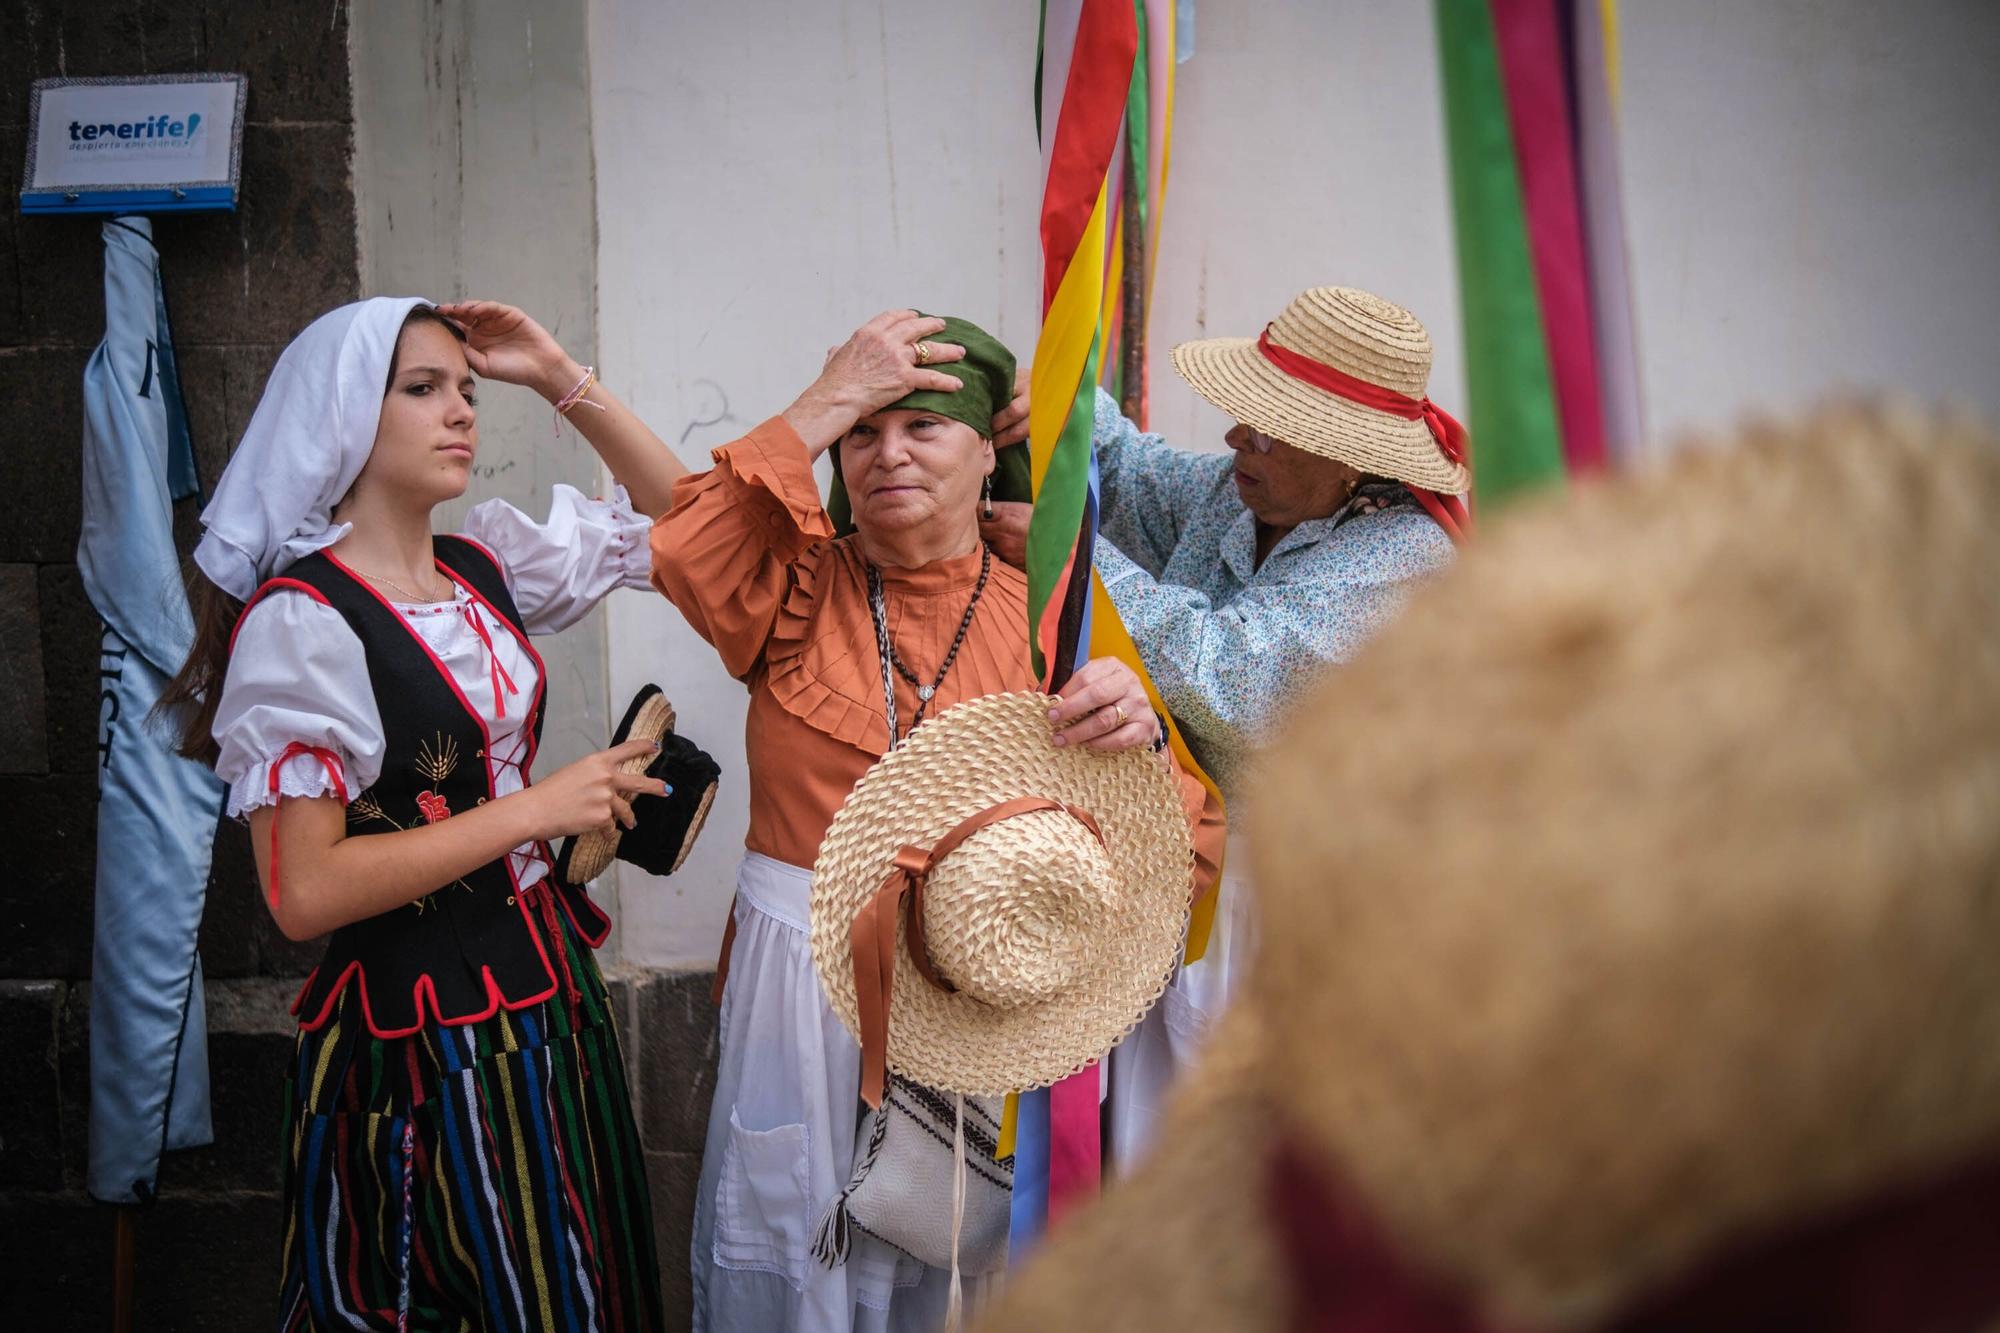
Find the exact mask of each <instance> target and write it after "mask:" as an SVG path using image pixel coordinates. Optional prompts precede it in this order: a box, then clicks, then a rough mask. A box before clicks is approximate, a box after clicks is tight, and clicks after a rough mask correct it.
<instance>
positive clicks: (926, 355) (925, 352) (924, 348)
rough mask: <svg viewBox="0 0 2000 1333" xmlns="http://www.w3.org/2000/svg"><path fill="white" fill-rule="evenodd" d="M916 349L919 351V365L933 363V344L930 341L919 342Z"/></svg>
mask: <svg viewBox="0 0 2000 1333" xmlns="http://www.w3.org/2000/svg"><path fill="white" fill-rule="evenodd" d="M915 351H916V353H917V364H918V365H920V366H928V365H929V364H930V363H931V345H930V344H929V343H927V342H920V343H918V344H917V345H916V348H915Z"/></svg>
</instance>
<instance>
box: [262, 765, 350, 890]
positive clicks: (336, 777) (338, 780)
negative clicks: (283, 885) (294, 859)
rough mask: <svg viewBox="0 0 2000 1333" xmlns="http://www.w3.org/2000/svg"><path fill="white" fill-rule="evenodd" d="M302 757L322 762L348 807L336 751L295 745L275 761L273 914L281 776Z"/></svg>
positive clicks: (272, 874) (272, 850)
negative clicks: (285, 769)
mask: <svg viewBox="0 0 2000 1333" xmlns="http://www.w3.org/2000/svg"><path fill="white" fill-rule="evenodd" d="M302 754H309V755H311V756H312V757H313V758H315V759H317V760H319V762H320V766H321V767H322V768H324V769H325V770H326V775H327V777H329V778H330V779H332V780H333V790H334V794H335V795H336V796H338V797H340V803H341V804H342V805H346V804H347V780H346V779H345V778H344V777H342V776H341V772H340V761H339V760H338V759H336V758H334V755H333V751H331V750H323V749H321V748H320V747H319V746H317V745H307V744H306V743H305V742H304V741H293V742H292V743H291V744H290V745H287V746H286V747H285V748H284V750H283V751H282V752H281V753H280V754H279V755H278V757H277V758H276V759H273V760H272V761H271V779H270V793H271V884H270V888H269V891H268V894H267V896H268V897H269V898H270V901H271V910H272V911H273V912H276V911H277V910H278V814H279V812H280V811H281V810H283V809H284V800H283V796H282V793H281V792H280V791H279V790H278V787H279V783H278V775H279V773H280V771H281V770H282V769H283V768H284V767H285V765H286V764H288V763H290V762H291V761H292V760H293V759H295V758H297V757H298V756H299V755H302Z"/></svg>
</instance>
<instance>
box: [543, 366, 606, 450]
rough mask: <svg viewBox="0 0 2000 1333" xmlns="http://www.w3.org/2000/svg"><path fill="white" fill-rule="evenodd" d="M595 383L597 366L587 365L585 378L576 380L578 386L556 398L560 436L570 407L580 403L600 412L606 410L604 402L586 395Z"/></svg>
mask: <svg viewBox="0 0 2000 1333" xmlns="http://www.w3.org/2000/svg"><path fill="white" fill-rule="evenodd" d="M595 383H597V367H596V366H585V367H584V368H583V378H582V379H580V380H578V381H577V382H576V387H575V388H573V389H571V390H570V391H569V392H568V393H566V394H564V395H563V396H562V397H560V398H558V399H556V402H555V426H556V435H557V436H558V437H560V436H561V435H562V419H563V418H564V417H566V416H568V415H569V414H570V409H571V408H574V407H575V406H576V405H577V404H578V403H581V404H583V405H584V406H585V407H588V408H591V409H593V410H595V411H598V412H602V411H604V410H605V407H604V404H603V403H593V402H591V401H590V399H589V398H587V397H585V395H586V394H588V393H589V392H590V386H591V385H593V384H595Z"/></svg>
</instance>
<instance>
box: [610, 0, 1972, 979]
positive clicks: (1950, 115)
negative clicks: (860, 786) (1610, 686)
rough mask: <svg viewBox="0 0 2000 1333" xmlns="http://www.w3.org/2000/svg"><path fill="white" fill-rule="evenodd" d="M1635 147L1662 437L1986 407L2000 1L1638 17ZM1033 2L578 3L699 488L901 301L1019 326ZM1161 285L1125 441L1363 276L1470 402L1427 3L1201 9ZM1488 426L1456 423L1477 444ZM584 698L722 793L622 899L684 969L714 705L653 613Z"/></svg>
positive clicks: (1168, 422) (635, 280)
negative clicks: (637, 727) (732, 448)
mask: <svg viewBox="0 0 2000 1333" xmlns="http://www.w3.org/2000/svg"><path fill="white" fill-rule="evenodd" d="M1621 9H1622V11H1623V14H1624V31H1623V37H1624V59H1625V109H1624V117H1623V121H1622V140H1623V147H1624V152H1625V164H1624V165H1625V178H1626V189H1627V207H1628V213H1629V216H1630V218H1631V220H1632V221H1631V238H1630V239H1631V247H1632V268H1633V273H1634V287H1635V302H1636V306H1637V319H1638V336H1639V345H1640V349H1641V357H1642V367H1641V371H1642V382H1643V384H1644V388H1645V392H1646V396H1647V409H1648V412H1649V420H1650V424H1651V426H1652V427H1653V428H1654V430H1655V433H1656V434H1659V433H1662V432H1663V431H1671V430H1677V429H1680V428H1683V427H1686V426H1690V425H1695V424H1701V423H1721V422H1726V421H1728V420H1729V419H1731V418H1732V417H1734V416H1735V415H1737V414H1738V413H1739V412H1740V411H1742V410H1744V409H1746V408H1749V407H1752V406H1756V405H1773V406H1783V405H1788V404H1796V403H1798V402H1801V401H1803V400H1804V399H1806V398H1807V397H1809V396H1811V395H1812V394H1814V393H1817V392H1819V391H1820V390H1822V389H1823V388H1825V387H1827V386H1830V385H1834V384H1840V383H1857V384H1870V383H1877V384H1879V383H1889V384H1903V385H1906V386H1910V387H1912V388H1915V389H1917V390H1920V391H1923V392H1926V393H1930V394H1936V393H1958V394H1961V395H1964V396H1966V397H1969V398H1971V399H1972V400H1974V401H1976V402H1979V403H1981V404H1983V405H1984V406H1985V408H1986V409H1987V410H1988V412H1989V413H1991V414H1993V415H1995V416H2000V375H1995V374H1994V364H1995V357H1994V355H1993V353H1992V351H1991V342H1990V338H1988V337H1986V336H1984V335H1985V333H1986V327H1985V326H1986V323H1987V318H1988V314H1989V312H1990V311H1991V310H1993V309H1994V308H1996V306H1997V305H2000V239H1996V238H1997V237H2000V228H1996V225H1995V219H1996V218H2000V166H1996V161H1997V160H2000V155H1996V154H1995V152H1994V151H1993V147H1992V145H1993V142H1994V140H1995V138H1996V136H2000V100H1996V99H1997V98H2000V94H1996V92H1995V91H1994V86H1995V85H1994V81H1993V80H1992V78H1991V77H1990V72H1991V71H1992V70H1993V69H1994V68H2000V6H1996V5H1992V4H1990V3H1968V2H1965V0H1959V2H1958V3H1953V2H1952V0H1905V3H1902V4H1899V5H1894V6H1884V5H1879V4H1877V3H1874V2H1873V0H1765V2H1764V3H1759V4H1740V3H1735V2H1734V0H1674V3H1671V4H1668V3H1663V2H1660V0H1631V2H1629V3H1627V4H1625V5H1623V6H1621ZM1034 41H1035V6H1034V5H1033V4H1032V3H1030V2H1029V0H1017V3H1014V4H1008V5H1000V4H984V5H956V6H944V5H935V4H921V3H917V2H916V0H825V2H824V3H820V4H813V5H793V4H785V3H781V2H780V0H741V2H740V3H736V4H732V5H726V6H696V5H690V4H675V5H663V4H659V3H654V2H651V0H593V3H592V5H591V8H590V71H591V74H590V79H591V104H592V116H593V138H594V142H595V145H596V161H597V173H596V179H597V218H598V229H597V230H598V253H597V266H598V272H599V274H600V280H599V324H598V333H599V344H600V346H601V348H602V354H601V355H602V363H603V369H604V373H605V376H606V378H607V379H608V380H609V381H610V382H611V383H612V384H613V385H614V386H615V387H616V388H617V389H618V390H619V391H620V392H622V393H625V394H626V395H627V396H628V397H629V399H630V400H631V401H632V402H634V404H635V405H636V406H637V407H638V409H639V411H640V412H641V413H642V414H644V415H645V416H646V417H647V419H648V420H650V421H651V422H653V424H654V425H655V427H656V428H658V429H659V430H660V432H661V434H662V435H664V436H665V437H666V438H667V439H668V441H669V442H670V443H672V442H679V443H680V444H681V446H682V448H683V452H684V455H685V456H686V457H687V458H688V459H689V461H690V462H691V463H695V464H697V465H699V464H700V463H701V462H702V461H703V460H702V455H703V454H704V452H705V451H706V450H707V449H708V448H710V447H713V446H714V445H717V444H721V443H724V442H726V441H727V440H729V439H732V438H734V437H735V436H737V435H739V434H741V433H742V432H743V431H744V430H746V429H748V428H749V427H750V426H752V425H754V424H755V423H756V422H757V421H759V420H761V419H762V418H764V417H766V416H768V415H770V414H772V413H774V412H776V411H778V410H779V409H781V408H782V407H783V406H784V405H785V404H786V403H787V402H789V401H790V399H791V397H792V396H793V395H794V394H795V393H796V392H797V391H798V389H799V388H801V387H802V386H803V385H804V384H805V383H806V382H807V380H808V379H809V378H810V377H811V375H812V374H813V373H814V371H815V370H816V369H817V368H818V365H819V360H820V357H821V355H822V353H823V352H824V350H825V349H826V347H827V346H828V345H829V344H831V343H833V342H835V341H837V340H838V339H839V338H840V337H841V336H842V335H843V334H844V333H845V332H846V331H847V330H848V329H849V328H851V327H852V326H853V325H854V324H856V323H858V322H859V321H860V320H861V319H863V318H865V317H866V316H868V315H870V314H872V313H874V312H875V311H877V310H879V309H882V308H885V307H888V306H891V305H900V304H916V305H920V306H924V307H927V308H933V309H944V310H950V311H952V312H954V313H959V314H963V315H966V316H969V317H971V318H974V319H978V320H986V321H991V323H990V325H989V327H991V328H992V329H993V330H994V331H995V332H996V333H998V334H999V335H1000V336H1001V337H1002V338H1004V339H1006V340H1007V341H1008V342H1009V343H1010V345H1012V346H1013V347H1014V348H1015V349H1016V351H1017V352H1019V353H1020V354H1021V356H1022V357H1023V359H1024V360H1025V359H1028V357H1029V356H1030V355H1031V352H1032V342H1033V338H1034V335H1035V332H1036V328H1037V323H1038V313H1039V312H1038V297H1037V291H1038V287H1037V282H1038V268H1037V265H1038V255H1037V249H1036V239H1035V210H1036V206H1037V193H1038V179H1037V177H1038V157H1037V150H1036V145H1035V142H1034V137H1033V136H1034V130H1033V116H1032V112H1031V109H1030V104H1029V87H1030V82H1029V81H1030V79H1031V78H1032V74H1033V61H1034ZM1180 76H1181V77H1180V85H1179V94H1178V96H1179V106H1178V115H1177V130H1176V133H1175V138H1174V157H1173V167H1172V175H1171V181H1170V187H1169V196H1168V203H1167V213H1166V218H1167V221H1166V230H1165V236H1164V239H1163V242H1162V254H1161V263H1162V271H1161V274H1160V276H1159V279H1158V287H1157V290H1156V305H1155V311H1154V320H1153V336H1154V354H1153V357H1152V383H1153V412H1154V425H1155V427H1156V428H1158V429H1161V430H1163V431H1165V432H1166V433H1168V434H1169V436H1170V437H1172V438H1176V439H1178V440H1180V441H1182V442H1184V443H1187V444H1189V445H1191V446H1198V447H1217V446H1218V445H1219V437H1220V434H1221V431H1222V429H1223V428H1224V424H1225V423H1224V421H1223V419H1222V417H1221V415H1220V414H1219V413H1217V412H1215V411H1214V410H1213V409H1211V408H1209V407H1208V406H1207V405H1206V404H1203V403H1201V402H1200V401H1199V400H1198V399H1196V398H1195V397H1194V395H1193V394H1192V393H1191V392H1190V391H1188V390H1187V389H1186V388H1185V387H1184V386H1183V385H1182V384H1181V383H1180V381H1179V380H1178V379H1176V378H1175V377H1174V375H1173V373H1172V371H1171V369H1170V368H1169V366H1168V364H1167V361H1166V355H1165V354H1166V349H1167V346H1168V345H1169V344H1170V343H1171V342H1174V341H1177V340H1180V339H1183V338H1188V337H1198V336H1202V335H1204V334H1215V335H1221V334H1249V333H1252V332H1254V331H1255V330H1256V329H1258V328H1259V327H1261V326H1262V324H1263V323H1264V321H1265V320H1267V319H1269V318H1271V317H1272V316H1273V315H1274V314H1275V313H1276V312H1277V310H1278V309H1279V308H1280V307H1281V306H1282V305H1283V303H1284V302H1285V301H1286V300H1287V299H1288V298H1289V297H1290V296H1291V295H1292V294H1293V293H1294V292H1295V291H1297V290H1298V289H1299V288H1301V287H1305V286H1309V285H1312V284H1315V283H1322V282H1340V283H1346V284H1350V285H1357V286H1362V287H1367V288H1370V289H1372V290H1375V291H1378V292H1380V293H1382V294H1383V295H1385V296H1388V297H1390V298H1391V299H1394V300H1397V301H1400V302H1402V303H1403V304H1405V305H1407V306H1409V307H1410V308H1411V309H1412V310H1414V311H1415V312H1416V313H1417V314H1418V315H1419V316H1420V317H1421V318H1422V319H1423V320H1424V321H1425V323H1426V324H1427V325H1428V326H1429V328H1430V330H1431V334H1432V337H1433V340H1434V341H1435V343H1436V344H1437V363H1436V367H1435V370H1434V372H1433V379H1432V393H1433V396H1435V397H1436V398H1437V399H1438V400H1439V401H1440V402H1442V403H1444V404H1445V405H1447V406H1448V407H1453V408H1458V407H1462V406H1463V404H1464V390H1463V384H1464V380H1463V371H1462V366H1461V360H1460V348H1459V321H1458V309H1457V296H1456V293H1457V275H1456V272H1455V270H1454V255H1453V245H1452V232H1451V216H1450V210H1449V207H1448V196H1447V187H1446V176H1445V167H1444V141H1443V126H1442V118H1441V112H1440V101H1439V98H1440V94H1439V87H1438V76H1437V51H1436V39H1435V35H1434V32H1433V30H1432V26H1431V7H1430V6H1429V5H1428V4H1424V3H1421V0H1373V2H1372V3H1363V2H1362V0H1344V2H1343V3H1340V4H1329V3H1324V2H1323V0H1322V2H1319V3H1309V2H1308V0H1292V2H1290V3H1280V2H1278V0H1201V3H1200V4H1199V6H1198V17H1197V34H1196V53H1195V58H1194V59H1193V61H1191V62H1190V63H1189V64H1187V65H1184V66H1182V67H1181V71H1180ZM1473 427H1474V430H1475V431H1476V430H1477V423H1476V422H1475V423H1473ZM610 675H611V689H612V699H613V702H614V703H619V704H622V701H623V700H624V699H625V698H628V697H629V695H630V693H631V692H632V691H633V690H634V689H636V688H637V687H638V685H640V684H641V683H643V682H644V681H646V680H649V679H651V680H657V681H658V682H659V683H660V684H661V685H662V686H664V687H665V688H666V690H667V692H668V693H669V695H671V696H672V697H673V698H674V700H675V701H676V702H677V703H678V704H679V705H680V708H681V715H682V718H683V727H684V729H685V730H687V731H688V732H689V733H690V734H691V735H694V736H696V737H697V738H698V739H699V740H700V741H701V742H702V743H703V744H704V745H706V746H708V747H709V748H710V749H711V750H712V751H713V752H714V753H715V754H716V755H717V757H718V758H719V759H720V760H721V761H722V763H723V766H724V768H725V772H726V776H725V792H724V795H723V797H722V799H721V800H720V801H719V803H718V806H717V812H716V815H715V817H714V819H713V820H712V822H711V825H710V828H709V831H708V833H707V835H706V837H705V839H704V843H703V845H702V846H701V847H700V848H699V850H698V851H697V852H696V854H695V856H694V858H693V859H692V861H691V862H690V864H689V865H688V866H687V867H686V868H685V869H683V871H682V872H681V873H680V874H679V875H677V876H675V877H674V878H673V879H671V880H667V881H657V882H653V881H644V880H643V879H642V877H639V876H636V875H634V874H632V873H631V872H629V871H623V870H621V873H622V874H624V875H626V876H627V877H626V878H625V879H624V881H623V892H622V893H621V898H622V902H623V930H624V940H625V951H626V957H627V958H628V960H632V961H640V962H646V963H657V964H670V963H705V962H707V961H709V960H710V959H712V957H713V952H714V948H715V943H716V941H717V939H718V938H719V935H720V931H721V924H722V920H723V915H724V912H725V910H726V907H727V904H728V901H729V896H730V892H731V880H732V873H733V867H734V863H735V860H736V857H737V853H738V848H739V847H740V845H741V839H742V834H743V827H744V795H743V793H744V772H743V759H742V749H741V740H740V738H741V731H742V720H743V693H742V689H741V687H740V686H738V685H737V684H736V683H735V682H733V681H729V680H727V679H725V678H724V677H723V676H722V673H721V671H720V669H719V668H718V667H717V666H716V665H715V663H714V659H713V657H712V655H711V654H710V652H709V650H708V649H707V648H706V646H705V645H703V644H701V643H700V641H699V640H697V639H696V638H695V637H694V636H693V635H692V634H691V633H690V632H689V631H688V630H687V629H686V628H685V626H684V625H682V624H681V622H680V620H679V618H678V616H677V615H675V613H674V612H673V611H672V610H671V609H670V608H669V607H668V606H667V605H666V604H665V603H664V602H663V601H661V600H660V599H658V598H656V597H649V596H646V595H641V594H629V593H628V594H622V595H621V596H620V598H619V599H618V600H617V601H616V602H615V603H614V605H613V607H612V609H611V626H610Z"/></svg>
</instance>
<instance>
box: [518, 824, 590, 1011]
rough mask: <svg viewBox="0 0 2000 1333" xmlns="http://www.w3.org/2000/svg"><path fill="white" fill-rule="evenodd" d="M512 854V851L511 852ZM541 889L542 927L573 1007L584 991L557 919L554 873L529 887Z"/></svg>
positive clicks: (529, 890) (579, 1000) (580, 999)
mask: <svg viewBox="0 0 2000 1333" xmlns="http://www.w3.org/2000/svg"><path fill="white" fill-rule="evenodd" d="M509 855H512V853H509ZM537 889H539V890H541V893H540V897H541V903H540V907H541V911H542V929H544V930H545V931H547V932H548V936H549V947H550V948H551V949H553V950H555V953H556V962H557V964H558V965H559V966H561V968H562V975H563V994H565V995H567V996H568V997H569V1002H570V1004H571V1006H572V1007H574V1006H575V1005H577V1004H578V1003H580V1002H581V1001H582V999H583V992H582V991H581V990H578V989H577V985H576V977H575V976H574V975H572V974H571V972H570V970H569V949H568V948H567V947H566V946H565V945H564V944H563V934H562V923H561V922H559V921H557V920H556V885H555V877H554V876H553V875H550V876H548V877H547V878H544V879H542V880H541V881H539V882H538V883H536V884H534V885H533V886H531V887H530V888H529V889H528V892H529V893H534V892H535V891H536V890H537Z"/></svg>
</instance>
